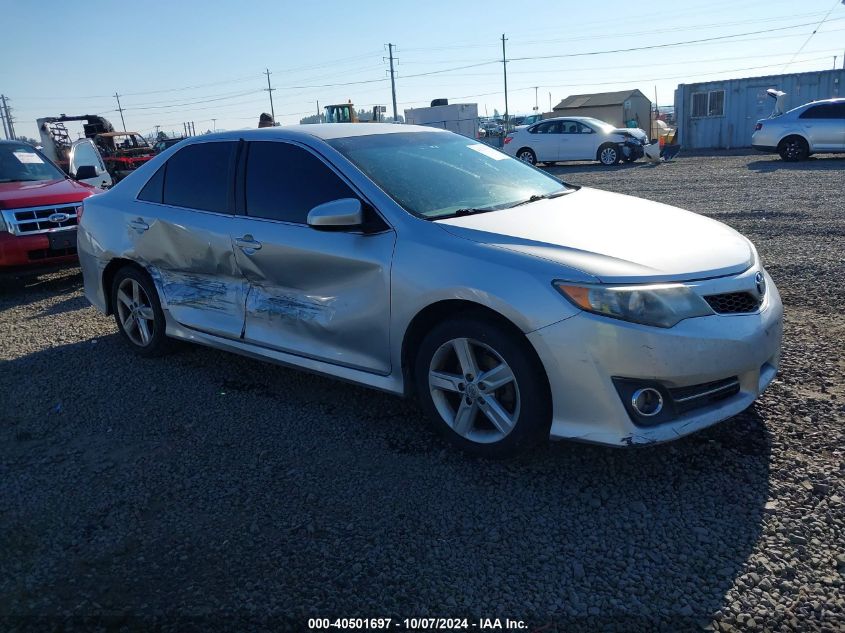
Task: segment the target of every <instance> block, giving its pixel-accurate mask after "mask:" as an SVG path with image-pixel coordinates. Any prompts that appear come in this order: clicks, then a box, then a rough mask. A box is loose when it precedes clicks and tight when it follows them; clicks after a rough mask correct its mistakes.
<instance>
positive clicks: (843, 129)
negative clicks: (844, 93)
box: [751, 93, 845, 162]
mask: <svg viewBox="0 0 845 633" xmlns="http://www.w3.org/2000/svg"><path fill="white" fill-rule="evenodd" d="M779 94H783V93H779ZM751 146H752V147H753V148H754V149H756V150H759V151H761V152H777V153H778V154H780V157H781V158H782V159H783V160H785V161H789V162H794V161H799V160H804V159H806V158H808V157H809V156H810V155H811V154H822V153H834V152H845V99H843V98H839V99H825V100H824V101H813V102H811V103H805V104H804V105H802V106H798V107H797V108H794V109H792V110H790V111H789V112H786V113H785V114H779V115H778V114H776V115H773V116H772V117H771V118H768V119H761V120H759V121H757V126H756V127H755V128H754V134H752V135H751Z"/></svg>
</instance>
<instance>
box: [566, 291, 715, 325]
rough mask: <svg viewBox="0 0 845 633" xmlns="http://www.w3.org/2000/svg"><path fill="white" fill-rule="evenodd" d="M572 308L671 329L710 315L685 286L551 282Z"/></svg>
mask: <svg viewBox="0 0 845 633" xmlns="http://www.w3.org/2000/svg"><path fill="white" fill-rule="evenodd" d="M553 285H554V287H555V288H557V289H558V290H559V291H560V293H561V294H562V295H563V296H564V297H566V298H567V299H569V300H570V301H571V302H572V303H574V304H575V305H576V306H578V307H579V308H581V309H582V310H586V311H587V312H594V313H595V314H601V315H602V316H607V317H612V318H614V319H622V320H623V321H632V322H634V323H642V324H643V325H656V326H657V327H672V326H673V325H675V324H676V323H679V322H680V321H683V320H684V319H689V318H690V317H697V316H706V315H708V314H713V310H712V309H711V308H710V306H709V305H707V302H706V301H705V300H704V299H702V298H701V297H699V296H698V295H697V294H695V293H694V292H693V291H692V290H690V289H689V288H687V287H686V286H681V285H679V284H661V285H652V286H573V285H570V284H568V283H566V282H563V281H556V282H554V283H553Z"/></svg>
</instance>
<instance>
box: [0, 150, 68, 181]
mask: <svg viewBox="0 0 845 633" xmlns="http://www.w3.org/2000/svg"><path fill="white" fill-rule="evenodd" d="M64 177H65V175H64V173H62V171H61V170H60V169H58V168H57V167H56V166H55V165H53V163H51V162H50V161H49V160H47V158H46V157H45V156H44V155H43V154H42V153H41V152H39V151H38V150H37V149H35V148H34V147H32V146H31V145H24V144H23V143H20V144H17V143H0V182H31V181H37V180H63V179H64Z"/></svg>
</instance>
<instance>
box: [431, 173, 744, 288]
mask: <svg viewBox="0 0 845 633" xmlns="http://www.w3.org/2000/svg"><path fill="white" fill-rule="evenodd" d="M437 224H438V225H439V226H441V227H442V228H443V229H444V230H445V231H448V232H449V233H451V234H452V235H455V236H457V237H461V238H464V239H468V240H472V241H475V242H480V243H484V244H489V245H491V246H496V247H499V248H503V249H507V250H511V251H516V252H519V253H523V254H527V255H531V256H534V257H539V258H542V259H546V260H549V261H552V262H556V263H559V264H562V265H564V266H567V267H569V268H574V269H576V270H578V271H581V272H582V273H587V274H588V275H591V276H593V277H595V278H597V279H598V280H599V281H601V282H603V283H643V282H660V281H681V280H692V279H705V278H710V277H720V276H725V275H732V274H737V273H739V272H742V271H744V270H746V269H748V268H749V267H750V266H751V265H752V264H753V262H754V250H753V246H752V245H751V243H750V242H749V241H748V240H747V239H745V238H744V237H743V236H742V235H740V234H739V233H737V232H736V231H734V230H733V229H732V228H730V227H728V226H726V225H724V224H722V223H721V222H716V221H715V220H711V219H709V218H706V217H704V216H701V215H698V214H696V213H691V212H689V211H684V210H683V209H678V208H676V207H671V206H669V205H665V204H661V203H659V202H652V201H650V200H644V199H642V198H634V197H632V196H625V195H621V194H616V193H609V192H606V191H599V190H597V189H588V188H581V189H578V190H575V191H573V192H572V193H569V194H566V195H563V196H560V197H557V198H552V199H550V200H539V201H537V202H532V203H530V204H526V205H522V206H519V207H514V208H512V209H503V210H501V211H493V212H489V213H480V214H477V215H470V216H463V217H459V218H450V219H446V220H438V221H437ZM562 274H563V273H562Z"/></svg>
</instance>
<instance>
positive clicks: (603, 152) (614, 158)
mask: <svg viewBox="0 0 845 633" xmlns="http://www.w3.org/2000/svg"><path fill="white" fill-rule="evenodd" d="M621 155H622V154H621V152H620V151H619V146H618V145H616V144H614V143H605V144H604V145H602V146H601V147H599V151H598V156H597V158H598V161H599V162H600V163H601V164H602V165H604V166H605V167H610V166H612V165H615V164H616V163H618V162H619V159H620V157H621Z"/></svg>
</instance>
